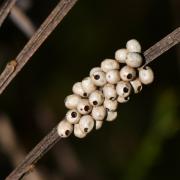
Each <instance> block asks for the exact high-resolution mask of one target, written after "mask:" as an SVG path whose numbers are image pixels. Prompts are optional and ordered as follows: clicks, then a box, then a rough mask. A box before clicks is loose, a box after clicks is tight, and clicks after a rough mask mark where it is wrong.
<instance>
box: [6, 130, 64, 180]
mask: <svg viewBox="0 0 180 180" xmlns="http://www.w3.org/2000/svg"><path fill="white" fill-rule="evenodd" d="M60 139H61V138H60V136H59V135H58V133H57V129H56V128H54V129H53V130H52V131H51V132H50V133H49V134H48V135H47V136H46V137H45V138H44V139H43V140H42V141H41V142H40V143H39V144H38V145H37V146H36V147H35V148H34V149H33V150H32V151H31V152H30V153H29V154H28V155H27V156H26V158H25V159H24V160H23V161H22V162H21V163H20V164H19V166H17V167H16V169H15V170H14V171H13V172H12V173H11V174H10V175H9V176H8V177H7V178H6V180H18V179H21V178H22V177H24V176H25V175H26V174H28V173H30V172H31V171H32V169H33V168H34V165H35V163H36V162H37V161H38V160H39V159H41V158H42V157H43V156H44V154H45V153H46V152H47V151H48V150H50V149H51V148H52V147H53V146H54V145H55V144H56V143H57V142H58V141H59V140H60Z"/></svg>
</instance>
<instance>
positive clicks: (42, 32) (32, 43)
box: [0, 0, 78, 94]
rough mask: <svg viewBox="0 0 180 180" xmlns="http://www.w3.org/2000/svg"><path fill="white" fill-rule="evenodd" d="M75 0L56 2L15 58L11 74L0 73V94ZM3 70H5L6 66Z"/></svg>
mask: <svg viewBox="0 0 180 180" xmlns="http://www.w3.org/2000/svg"><path fill="white" fill-rule="evenodd" d="M77 1H78V0H61V1H60V2H59V3H58V4H57V6H56V7H55V8H54V10H53V11H52V12H51V14H50V15H49V16H48V17H47V18H46V20H45V21H44V22H43V24H42V25H41V26H40V27H39V29H38V30H37V31H36V33H35V34H34V35H33V36H32V38H31V39H30V40H29V41H28V43H27V44H26V45H25V47H24V48H23V49H22V50H21V52H20V53H19V54H18V55H17V57H16V58H15V60H16V62H17V65H16V67H15V68H14V71H13V72H12V73H11V74H8V77H6V76H5V77H4V76H1V75H0V79H1V82H0V94H1V93H2V92H3V91H4V90H5V88H6V87H7V86H8V84H9V83H10V82H11V81H12V80H13V79H14V77H15V76H16V75H17V74H18V72H19V71H20V70H21V69H22V68H23V67H24V65H25V64H26V63H27V62H28V61H29V60H30V58H31V56H32V55H33V54H34V53H35V52H36V51H37V49H38V48H39V47H40V46H41V45H42V43H43V42H44V41H45V40H46V39H47V37H48V36H49V35H50V34H51V33H52V31H53V30H54V29H55V28H56V26H57V25H58V24H59V23H60V22H61V21H62V20H63V18H64V17H65V16H66V15H67V13H68V12H69V11H70V10H71V8H72V7H73V6H74V5H75V3H76V2H77ZM4 71H6V68H5V69H4ZM2 74H3V72H2Z"/></svg>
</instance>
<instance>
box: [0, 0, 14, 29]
mask: <svg viewBox="0 0 180 180" xmlns="http://www.w3.org/2000/svg"><path fill="white" fill-rule="evenodd" d="M16 1H17V0H5V2H4V3H3V4H2V6H1V8H0V27H1V26H2V24H3V22H4V20H5V19H6V17H7V16H8V14H9V12H10V11H11V9H12V8H13V6H14V5H15V3H16Z"/></svg>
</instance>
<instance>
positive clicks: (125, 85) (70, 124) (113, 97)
mask: <svg viewBox="0 0 180 180" xmlns="http://www.w3.org/2000/svg"><path fill="white" fill-rule="evenodd" d="M153 80H154V73H153V71H152V69H151V68H150V67H148V66H145V67H144V66H143V57H142V55H141V45H140V43H139V42H138V41H137V40H135V39H131V40H129V41H128V42H127V44H126V48H124V49H119V50H117V51H116V52H115V59H105V60H103V61H102V62H101V66H100V67H95V68H93V69H92V70H91V71H90V73H89V77H86V78H84V79H83V80H82V81H81V82H77V83H75V84H74V85H73V88H72V91H73V93H74V94H72V95H69V96H67V97H66V99H65V106H66V107H67V108H68V109H69V110H68V111H67V113H66V116H65V118H64V119H63V120H62V121H61V122H60V123H59V124H58V126H57V131H58V134H59V136H61V137H63V138H65V137H68V136H69V135H70V134H71V133H72V132H74V135H75V136H76V137H78V138H84V137H85V136H86V135H87V134H88V133H89V132H90V131H92V129H93V128H94V127H95V129H100V128H101V127H102V124H103V122H104V121H105V120H106V121H113V120H115V119H116V117H117V107H118V103H125V102H127V101H128V100H129V99H130V95H131V93H132V92H134V93H135V94H137V93H139V92H140V91H141V90H142V84H144V85H147V84H150V83H152V82H153Z"/></svg>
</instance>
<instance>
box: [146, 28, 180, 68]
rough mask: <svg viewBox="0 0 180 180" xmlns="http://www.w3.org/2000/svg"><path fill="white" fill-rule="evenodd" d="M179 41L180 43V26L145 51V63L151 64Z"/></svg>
mask: <svg viewBox="0 0 180 180" xmlns="http://www.w3.org/2000/svg"><path fill="white" fill-rule="evenodd" d="M178 43H180V27H178V28H177V29H175V30H174V31H173V32H171V33H170V34H168V35H167V36H166V37H164V38H163V39H161V40H160V41H159V42H157V43H156V44H154V45H153V46H152V47H150V48H149V49H148V50H146V51H145V52H144V57H145V65H147V64H149V63H150V62H152V61H153V60H155V59H156V58H157V57H159V56H160V55H162V54H164V53H165V52H166V51H168V50H169V49H170V48H172V47H173V46H175V45H176V44H178Z"/></svg>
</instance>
